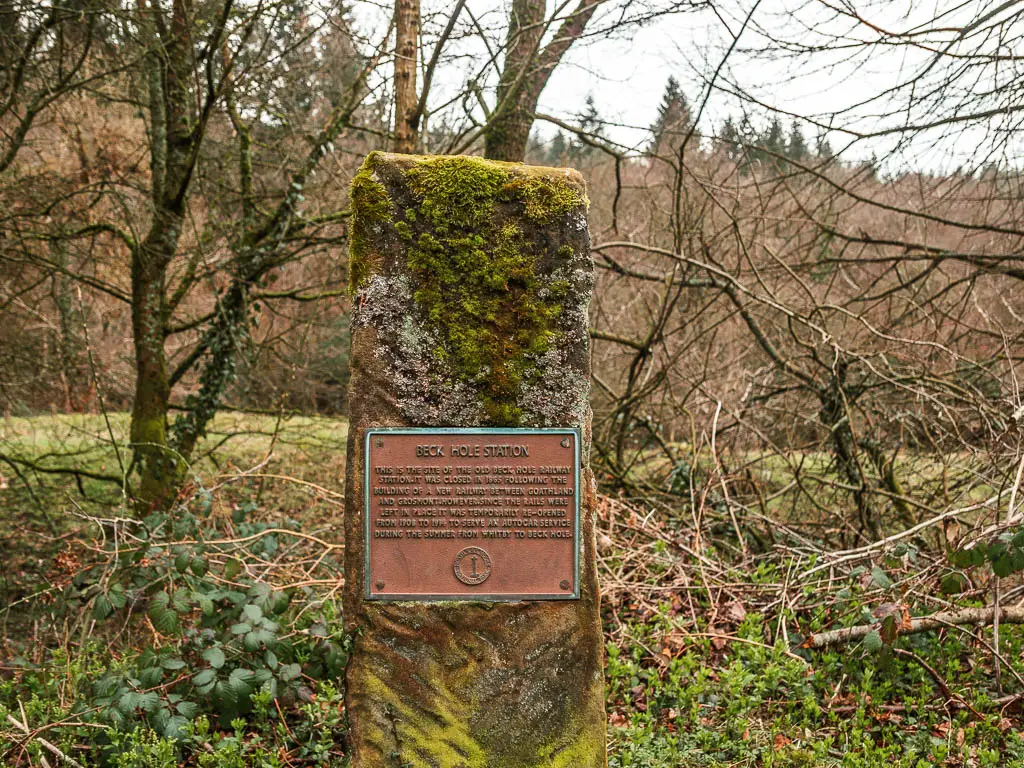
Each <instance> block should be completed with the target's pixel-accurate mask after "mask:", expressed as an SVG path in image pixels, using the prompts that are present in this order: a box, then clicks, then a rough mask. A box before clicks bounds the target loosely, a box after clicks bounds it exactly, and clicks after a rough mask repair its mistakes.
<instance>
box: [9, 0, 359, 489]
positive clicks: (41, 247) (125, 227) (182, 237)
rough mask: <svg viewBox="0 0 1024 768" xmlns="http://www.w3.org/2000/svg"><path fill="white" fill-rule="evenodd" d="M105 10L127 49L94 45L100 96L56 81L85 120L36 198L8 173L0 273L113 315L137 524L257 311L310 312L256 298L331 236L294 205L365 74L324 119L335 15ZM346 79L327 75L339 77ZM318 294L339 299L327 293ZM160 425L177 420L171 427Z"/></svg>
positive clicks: (333, 11) (340, 17) (209, 8)
mask: <svg viewBox="0 0 1024 768" xmlns="http://www.w3.org/2000/svg"><path fill="white" fill-rule="evenodd" d="M99 7H100V6H97V8H99ZM115 10H116V11H117V14H118V15H117V16H115V17H113V20H114V21H117V22H119V24H111V25H110V28H111V29H118V28H119V26H120V28H125V29H127V28H131V29H135V30H137V31H138V34H137V35H133V36H131V37H118V38H116V39H113V40H112V41H110V42H109V43H108V44H107V45H106V46H105V48H104V50H103V52H102V58H97V61H96V64H95V67H96V68H97V69H96V70H94V71H102V68H103V67H106V68H107V70H106V71H111V72H113V71H116V72H117V76H116V77H115V76H113V75H111V76H108V77H106V78H105V79H103V80H102V81H100V80H99V79H98V77H99V76H98V75H95V74H92V75H91V77H90V76H87V75H86V76H83V75H85V70H84V69H83V67H81V66H80V67H78V69H75V68H70V69H69V68H66V67H65V68H62V69H60V70H59V71H60V72H62V73H63V74H61V75H60V77H61V78H63V80H61V82H62V83H64V85H63V86H62V87H63V90H61V91H60V92H59V93H60V95H62V96H63V97H64V98H65V99H67V98H74V99H76V103H77V104H78V105H79V106H80V107H82V108H84V113H83V114H80V115H79V116H78V118H77V119H76V120H75V121H74V122H73V123H71V124H70V125H71V130H70V131H69V132H68V134H67V136H66V138H62V139H61V141H67V142H68V143H69V145H70V146H72V147H76V146H77V157H78V162H79V166H80V168H79V171H78V173H77V174H76V175H70V174H64V175H63V176H62V177H61V181H60V183H59V184H56V185H55V184H52V183H49V184H46V183H40V182H42V181H44V180H45V179H46V178H47V177H48V176H49V175H50V174H48V173H47V170H46V168H45V167H43V168H40V166H39V165H38V164H33V163H28V162H26V163H15V162H14V160H13V159H12V160H11V161H10V162H9V164H10V165H11V166H12V167H11V169H10V172H9V173H7V174H6V175H5V176H4V179H3V186H2V188H0V195H2V197H3V198H4V199H5V200H6V201H8V203H9V206H8V209H7V210H8V213H7V214H6V217H5V218H6V221H5V228H6V230H7V232H8V233H9V236H8V237H7V238H5V241H4V245H3V252H2V254H0V258H3V259H4V261H6V262H8V263H10V264H15V265H22V266H23V267H24V270H23V272H22V274H21V275H20V276H19V278H18V281H17V284H14V283H12V285H11V286H10V288H9V289H8V290H9V291H10V292H11V293H18V292H21V293H22V294H24V293H25V292H31V291H32V290H33V286H34V285H35V284H36V283H34V282H33V281H35V280H38V276H50V275H60V276H61V279H65V278H66V279H70V280H72V281H74V283H75V284H77V286H78V287H79V288H80V289H84V290H90V291H99V292H102V293H104V294H106V295H107V296H109V297H111V298H113V299H116V300H117V301H119V302H122V303H123V304H124V305H125V306H127V307H128V308H129V313H130V318H131V321H130V328H131V331H130V332H131V338H132V341H133V347H134V366H133V368H134V384H133V385H132V386H131V429H130V445H131V459H130V461H129V462H128V463H126V464H124V465H123V466H122V470H123V473H124V474H125V475H127V476H128V482H129V486H130V488H131V490H132V493H133V496H134V498H135V499H136V501H137V502H138V504H139V506H140V507H141V508H153V507H167V506H168V505H169V504H170V503H171V502H172V501H173V499H174V496H175V494H176V492H177V489H178V487H179V486H180V484H181V483H182V482H183V480H184V479H185V472H186V467H187V464H188V462H189V461H190V460H191V458H192V456H193V454H194V451H195V448H196V445H197V443H198V441H199V440H200V438H201V437H202V436H203V435H204V434H205V432H206V429H207V427H208V425H209V423H210V421H211V419H212V418H213V416H214V415H215V414H216V412H217V411H218V409H219V408H220V407H221V404H222V402H223V398H224V396H225V393H226V391H227V389H228V388H229V387H230V385H231V383H232V381H233V380H234V378H235V375H236V369H237V365H238V363H239V360H240V357H241V355H242V354H243V352H244V350H245V349H246V348H247V347H248V345H249V344H250V341H251V338H252V337H251V332H252V330H253V329H254V328H255V323H256V322H257V318H258V314H259V312H260V309H261V308H262V307H264V306H267V305H268V304H273V303H275V302H282V301H283V302H292V301H294V302H306V301H310V300H312V299H314V298H316V297H317V296H318V295H325V292H324V291H319V290H308V289H307V287H306V286H303V285H302V284H301V283H299V284H298V285H295V286H294V287H290V288H286V289H285V290H274V289H272V288H271V287H270V283H271V282H272V281H273V280H274V279H275V278H276V277H279V276H280V275H281V274H282V270H284V269H285V268H286V267H288V268H289V269H290V270H291V272H293V273H295V274H298V273H299V271H300V270H299V269H298V267H297V265H298V264H300V263H301V262H303V261H305V260H307V259H310V258H314V257H315V256H316V254H318V253H320V252H322V251H323V250H324V249H325V248H326V247H328V246H329V245H330V244H332V243H336V242H337V238H338V236H339V235H340V234H342V233H343V230H342V227H343V225H344V220H345V217H346V215H347V214H345V213H344V212H343V210H342V209H343V198H340V197H339V198H338V199H336V201H335V202H334V204H333V205H332V204H331V201H330V200H329V199H325V200H321V201H319V202H318V203H317V204H315V205H311V204H310V203H309V202H308V201H307V200H306V194H307V193H309V191H310V188H311V187H313V186H314V174H316V172H317V171H318V169H320V168H321V167H322V166H323V164H324V160H325V158H328V157H329V156H330V155H331V153H332V152H333V149H334V142H335V141H336V140H337V139H338V137H339V136H340V135H341V134H342V132H343V131H345V130H346V129H348V128H349V127H350V126H351V124H352V120H353V118H354V116H355V115H356V113H357V111H358V109H359V106H360V104H361V103H362V101H363V99H364V97H365V93H366V91H365V85H364V83H365V77H366V73H367V72H368V70H369V68H370V66H372V63H373V62H372V61H370V60H367V59H365V58H362V60H361V61H359V62H356V65H357V66H356V67H355V72H356V74H355V76H354V77H350V80H349V81H348V82H339V85H341V89H340V93H339V96H340V98H338V101H337V103H336V104H334V105H329V104H325V103H324V102H323V100H322V97H320V96H319V95H313V93H312V92H311V91H310V90H309V87H310V84H311V78H312V77H313V74H314V72H313V69H315V60H316V58H317V56H318V52H319V51H321V50H326V49H325V48H321V47H320V41H322V40H326V39H327V38H328V35H327V34H326V32H327V31H328V30H330V29H331V27H330V25H332V24H333V25H335V26H336V27H342V28H343V27H344V25H345V21H344V9H343V8H342V7H341V6H333V5H332V6H328V7H325V8H323V9H320V11H319V12H320V14H321V15H320V16H319V18H321V19H323V20H324V21H323V22H322V23H321V26H320V27H315V26H313V25H311V23H310V19H311V18H315V17H317V14H316V13H313V12H312V10H311V9H309V8H308V7H306V6H305V5H304V4H300V3H295V2H290V1H289V2H280V3H271V4H261V5H257V6H252V7H249V6H240V5H238V6H236V5H235V4H234V3H233V2H231V0H223V1H221V0H210V1H209V2H201V3H194V4H190V3H177V2H176V3H173V4H167V5H164V4H161V3H159V2H154V3H150V4H148V5H145V6H134V5H131V6H125V7H124V8H123V9H116V8H115ZM104 13H107V11H106V7H105V6H104V7H103V9H102V12H101V11H100V10H93V9H92V8H86V9H85V10H83V11H82V12H81V13H80V14H79V16H78V17H76V18H83V19H86V20H87V21H91V22H95V21H96V19H99V18H101V17H102V15H103V14H104ZM60 20H61V17H59V16H57V17H55V16H53V14H50V17H49V18H43V19H41V21H40V24H39V27H38V29H39V30H40V32H39V34H40V36H44V35H50V37H51V38H52V37H54V36H55V35H59V34H63V32H62V26H61V23H57V22H59V21H60ZM25 23H27V22H25ZM324 25H327V26H324ZM95 28H96V24H95V23H87V24H86V25H85V26H84V31H83V33H82V39H83V42H81V43H79V45H78V47H79V48H80V49H81V50H83V51H86V50H89V49H90V47H91V45H93V44H94V43H90V42H89V36H88V35H87V34H85V32H87V31H89V30H91V29H95ZM335 39H336V38H335ZM44 47H45V46H44ZM23 50H27V49H23ZM353 51H354V48H353V47H351V46H349V47H348V52H349V53H351V52H353ZM311 57H312V58H313V59H314V61H313V62H311V61H309V59H310V58H311ZM352 64H353V62H348V63H347V64H346V67H342V68H339V71H340V72H341V73H345V74H348V75H351V73H352V72H353V69H354V68H353V67H352ZM311 65H312V66H311ZM23 69H24V74H23V77H22V80H21V82H20V83H15V84H16V85H17V86H18V87H19V88H20V89H21V90H20V92H19V93H20V94H22V98H24V96H23V95H24V94H27V93H29V92H31V89H33V88H34V89H37V90H36V91H35V93H38V94H51V95H46V96H39V97H38V99H41V102H40V103H42V104H43V106H46V105H49V104H52V103H53V101H54V100H55V98H56V96H55V95H53V82H52V81H48V80H47V78H48V74H47V73H46V72H44V71H42V70H39V71H37V72H33V71H31V70H30V69H29V68H28V67H24V68H23ZM68 72H71V73H74V74H71V75H69V74H68ZM339 79H340V78H339ZM99 86H102V87H99ZM302 94H306V95H304V96H303V95H302ZM22 103H24V102H23V101H17V100H15V104H16V105H19V106H16V107H15V109H14V114H16V115H20V119H21V124H22V126H24V128H23V132H24V134H25V135H26V136H28V137H29V138H28V139H27V140H28V141H31V133H30V128H32V126H31V124H30V121H29V120H28V119H27V118H28V117H29V116H30V113H29V112H26V111H25V110H24V109H22V108H19V107H20V104H22ZM30 103H31V102H30ZM125 103H127V104H130V105H131V106H132V108H133V109H134V110H135V111H134V112H129V111H127V110H123V109H122V110H121V122H120V123H119V125H118V130H116V131H111V130H109V128H108V131H107V133H106V134H103V133H99V132H96V133H94V134H92V135H88V136H87V135H85V132H86V131H87V130H88V129H89V123H88V120H87V118H88V116H89V114H91V112H92V111H95V112H96V113H97V114H99V115H100V116H101V120H102V119H103V116H105V115H111V114H116V113H117V112H118V109H119V107H118V106H117V105H119V104H125ZM41 109H42V107H41V108H40V111H41ZM139 116H141V120H140V119H139ZM300 132H302V133H300ZM303 133H305V137H304V136H303ZM306 137H308V138H306ZM58 144H59V142H58ZM15 149H16V148H15ZM9 154H11V156H12V158H13V156H14V154H15V153H14V151H13V150H12V151H11V152H10V153H9ZM73 156H74V155H73ZM128 158H132V159H128ZM61 162H64V160H63V158H62V159H61ZM324 181H327V179H326V178H325V179H324ZM321 183H322V182H321ZM26 186H30V187H31V188H33V189H34V190H35V194H34V195H33V197H32V198H31V199H26V198H25V197H24V196H23V195H22V194H21V193H20V190H21V189H23V188H25V187H26ZM19 199H20V201H21V202H17V201H18V200H19ZM55 257H56V258H55ZM343 277H344V276H343V275H341V276H340V278H341V279H343ZM332 293H333V294H334V295H338V294H340V293H341V290H340V285H339V286H338V288H337V290H334V291H332V290H331V289H330V287H328V290H327V291H326V295H331V294H332ZM60 306H62V304H61V303H60V302H58V307H60ZM75 326H77V327H81V321H80V318H76V322H75ZM176 392H177V393H178V396H177V398H175V397H174V394H175V393H176ZM172 408H178V409H180V411H179V415H178V416H177V417H174V418H172V417H171V413H172ZM111 479H112V480H117V481H118V482H121V478H119V477H117V476H112V477H111Z"/></svg>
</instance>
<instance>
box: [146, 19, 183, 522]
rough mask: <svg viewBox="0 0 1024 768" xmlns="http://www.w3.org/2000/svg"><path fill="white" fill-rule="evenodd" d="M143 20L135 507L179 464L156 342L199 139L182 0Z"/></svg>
mask: <svg viewBox="0 0 1024 768" xmlns="http://www.w3.org/2000/svg"><path fill="white" fill-rule="evenodd" d="M152 13H153V14H154V16H153V18H152V19H150V18H148V17H143V19H142V21H143V24H145V25H146V26H147V27H148V26H149V25H148V24H146V22H149V21H153V22H154V24H153V27H155V29H157V30H159V34H156V33H155V31H154V29H153V27H149V30H148V31H149V32H150V38H151V46H150V51H149V53H148V55H147V56H146V58H145V62H144V67H145V73H146V76H147V78H148V86H149V112H150V164H151V168H152V182H151V184H152V190H151V192H152V195H151V198H152V204H153V218H152V221H151V223H150V227H149V231H148V232H147V234H146V237H145V239H144V240H143V241H142V243H140V244H139V246H138V247H136V248H135V252H134V253H133V254H132V339H133V341H134V344H135V365H136V374H135V376H136V378H135V400H134V403H133V405H132V423H131V442H132V448H133V450H134V461H133V464H134V466H135V468H136V470H137V471H138V472H139V482H138V485H137V488H136V489H135V497H136V502H137V505H138V507H139V510H140V511H149V510H153V509H168V508H169V507H170V505H171V504H172V503H173V502H174V497H175V495H176V493H177V489H178V486H179V483H180V482H181V478H182V475H183V470H184V461H183V457H182V456H181V455H180V454H178V453H177V452H175V451H174V450H172V449H171V447H170V445H169V443H168V439H167V410H168V405H169V404H170V395H171V384H170V379H169V378H168V374H167V353H166V351H165V348H164V344H165V341H166V335H167V334H166V332H167V321H168V308H167V295H166V285H167V269H168V267H169V266H170V264H171V260H172V259H173V258H174V256H175V255H176V254H177V251H178V241H179V239H180V237H181V231H182V226H183V224H184V221H185V208H186V201H187V198H188V189H189V185H190V182H191V178H192V170H193V168H194V165H195V158H196V155H195V152H194V151H193V148H194V146H195V142H196V141H198V138H199V133H198V131H199V128H198V127H197V126H196V121H195V115H194V109H193V104H194V102H193V94H192V92H191V87H190V79H189V73H190V71H191V68H192V60H191V57H192V52H191V38H190V30H189V18H188V15H187V9H186V4H185V3H174V4H173V10H172V13H171V18H170V23H169V24H168V25H166V26H164V25H163V24H161V23H159V22H160V21H161V20H160V19H159V18H158V17H157V14H160V13H161V10H160V9H159V7H154V8H153V10H152Z"/></svg>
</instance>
